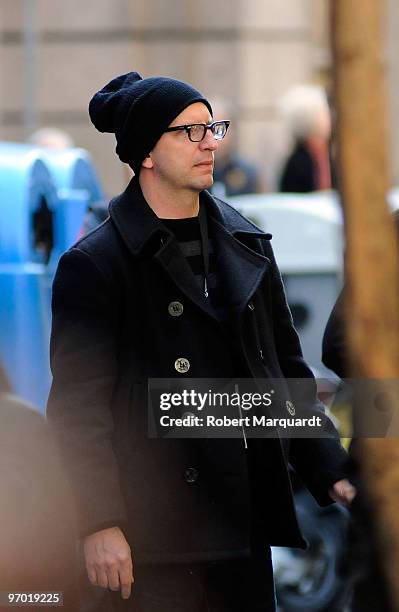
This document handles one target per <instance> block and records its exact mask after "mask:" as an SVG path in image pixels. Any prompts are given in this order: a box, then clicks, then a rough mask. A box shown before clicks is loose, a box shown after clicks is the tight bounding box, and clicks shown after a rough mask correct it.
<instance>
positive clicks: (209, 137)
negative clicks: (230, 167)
mask: <svg viewBox="0 0 399 612" xmlns="http://www.w3.org/2000/svg"><path fill="white" fill-rule="evenodd" d="M211 121H212V117H211V115H210V113H209V110H208V108H207V107H206V106H205V104H203V103H202V102H195V103H194V104H191V105H190V106H188V107H187V108H186V109H184V111H182V112H181V113H180V115H178V116H177V117H176V118H175V119H174V120H173V121H172V123H171V124H170V126H169V127H175V126H178V125H191V124H193V123H210V122H211ZM217 147H218V143H217V141H216V140H215V139H214V137H213V134H212V132H211V131H210V130H207V131H206V136H205V138H204V139H203V140H201V142H191V141H190V140H189V138H188V134H187V132H186V131H185V130H179V131H176V132H166V133H164V134H162V136H161V138H160V139H159V140H158V142H157V144H156V145H155V147H154V149H153V150H152V151H151V155H150V157H151V160H152V171H153V172H154V177H155V178H156V180H157V181H159V182H160V183H161V184H162V183H163V184H164V185H165V186H167V187H168V188H173V189H188V190H191V191H197V192H199V191H202V190H203V189H208V188H209V187H211V186H212V184H213V164H214V152H215V151H216V149H217Z"/></svg>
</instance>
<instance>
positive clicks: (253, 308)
mask: <svg viewBox="0 0 399 612" xmlns="http://www.w3.org/2000/svg"><path fill="white" fill-rule="evenodd" d="M248 308H249V310H255V306H254V303H253V302H249V303H248Z"/></svg>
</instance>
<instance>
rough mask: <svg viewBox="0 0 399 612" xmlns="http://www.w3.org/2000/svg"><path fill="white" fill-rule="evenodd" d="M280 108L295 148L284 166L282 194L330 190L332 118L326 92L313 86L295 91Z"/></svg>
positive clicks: (287, 96) (287, 95)
mask: <svg viewBox="0 0 399 612" xmlns="http://www.w3.org/2000/svg"><path fill="white" fill-rule="evenodd" d="M280 108H281V113H282V116H283V117H284V119H285V121H286V124H287V127H288V129H289V131H290V133H291V135H292V137H293V140H294V146H293V149H292V151H291V153H290V154H289V156H288V158H287V160H286V161H285V163H284V165H283V169H282V173H281V177H280V182H279V191H281V192H290V193H307V192H311V191H321V190H325V189H331V186H332V179H331V163H330V136H331V117H330V109H329V105H328V101H327V96H326V94H325V91H324V90H323V89H322V88H321V87H316V86H312V85H302V86H299V87H295V88H293V89H291V90H290V91H289V92H288V93H287V94H286V95H285V96H284V98H283V99H282V101H281V107H280Z"/></svg>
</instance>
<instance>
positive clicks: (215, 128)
mask: <svg viewBox="0 0 399 612" xmlns="http://www.w3.org/2000/svg"><path fill="white" fill-rule="evenodd" d="M189 129H190V139H191V140H192V141H193V142H200V141H201V140H203V139H204V138H205V134H206V130H207V127H206V126H205V125H192V126H191V127H190V128H189ZM210 129H211V131H212V134H213V137H214V138H215V140H222V139H223V138H224V137H225V135H226V131H227V129H226V124H225V122H224V121H220V122H216V123H213V124H212V127H211V128H210Z"/></svg>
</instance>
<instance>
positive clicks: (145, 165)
mask: <svg viewBox="0 0 399 612" xmlns="http://www.w3.org/2000/svg"><path fill="white" fill-rule="evenodd" d="M141 165H142V167H143V168H153V167H154V162H153V161H152V159H151V153H150V154H149V155H147V157H145V158H144V159H143V161H142V162H141Z"/></svg>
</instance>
